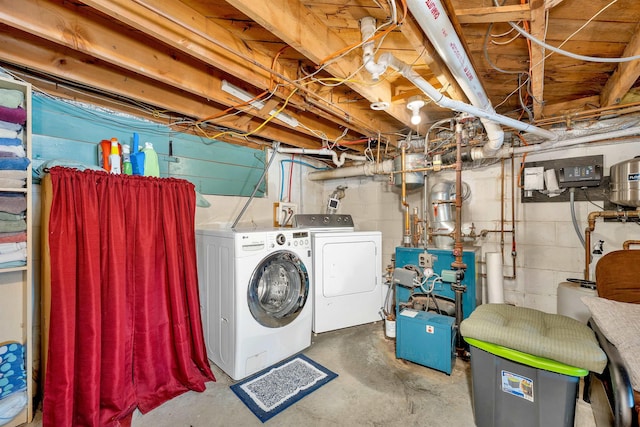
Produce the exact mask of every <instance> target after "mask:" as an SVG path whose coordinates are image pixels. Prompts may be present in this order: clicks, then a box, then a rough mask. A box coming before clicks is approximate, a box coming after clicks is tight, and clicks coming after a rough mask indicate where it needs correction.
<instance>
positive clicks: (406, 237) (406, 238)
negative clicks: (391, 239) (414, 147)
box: [400, 144, 411, 247]
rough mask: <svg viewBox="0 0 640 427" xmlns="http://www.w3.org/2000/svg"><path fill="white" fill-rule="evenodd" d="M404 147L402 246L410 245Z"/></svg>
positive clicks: (402, 159) (402, 150)
mask: <svg viewBox="0 0 640 427" xmlns="http://www.w3.org/2000/svg"><path fill="white" fill-rule="evenodd" d="M405 154H406V148H405V146H404V144H403V145H402V148H401V151H400V167H401V168H402V208H403V209H404V235H403V236H402V246H405V247H408V246H410V245H411V221H410V218H409V216H410V215H409V204H408V203H407V174H406V172H404V170H405V168H406V161H407V158H406V155H405Z"/></svg>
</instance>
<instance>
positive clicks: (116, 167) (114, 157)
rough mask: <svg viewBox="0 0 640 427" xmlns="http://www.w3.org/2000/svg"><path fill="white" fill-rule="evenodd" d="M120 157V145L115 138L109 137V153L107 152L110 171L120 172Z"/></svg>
mask: <svg viewBox="0 0 640 427" xmlns="http://www.w3.org/2000/svg"><path fill="white" fill-rule="evenodd" d="M121 163H122V158H121V157H120V147H119V144H118V140H117V139H116V138H111V154H109V165H110V166H111V173H114V174H120V173H122V168H121V167H120V165H121Z"/></svg>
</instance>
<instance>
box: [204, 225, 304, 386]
mask: <svg viewBox="0 0 640 427" xmlns="http://www.w3.org/2000/svg"><path fill="white" fill-rule="evenodd" d="M196 243H197V254H198V280H199V286H200V304H201V308H202V323H203V330H204V336H205V344H206V347H207V355H208V357H209V359H210V360H211V361H212V362H213V363H215V364H216V365H217V366H218V367H219V368H220V369H222V370H223V371H224V372H226V373H227V374H228V375H229V376H230V377H231V378H233V379H234V380H239V379H242V378H245V377H247V376H249V375H251V374H253V373H255V372H258V371H260V370H262V369H264V368H266V367H268V366H270V365H273V364H274V363H277V362H279V361H281V360H283V359H286V358H287V357H289V356H291V355H293V354H295V353H298V352H300V351H302V350H304V349H305V348H307V347H309V346H310V345H311V323H312V314H313V313H312V311H313V307H312V304H311V295H310V291H311V282H310V278H311V274H312V270H311V268H312V260H311V236H310V233H309V232H308V231H306V230H298V229H275V230H274V229H270V230H262V231H259V230H251V231H231V230H215V229H198V230H196Z"/></svg>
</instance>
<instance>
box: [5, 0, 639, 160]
mask: <svg viewBox="0 0 640 427" xmlns="http://www.w3.org/2000/svg"><path fill="white" fill-rule="evenodd" d="M391 1H393V0H388V1H387V0H322V1H313V0H281V1H255V0H229V1H220V0H218V1H206V0H183V1H177V0H165V1H162V2H158V1H151V0H86V1H83V2H79V1H66V0H49V1H47V0H20V1H14V0H0V3H1V4H2V7H1V8H0V9H1V10H0V22H1V26H0V44H1V48H0V52H1V53H0V65H2V66H4V67H6V68H7V69H9V70H11V71H14V72H17V73H18V74H19V75H20V77H22V78H25V79H28V80H30V81H31V82H32V83H34V85H35V86H36V87H37V88H40V89H42V90H45V91H48V92H50V93H53V94H56V95H60V96H64V97H68V98H69V97H70V98H75V99H78V100H83V101H88V102H92V103H99V104H104V105H108V106H111V107H113V108H118V109H121V110H125V111H130V112H133V113H135V114H141V115H146V116H147V117H154V119H156V120H160V121H164V122H165V123H169V124H174V126H175V127H176V128H177V129H180V130H187V131H191V132H195V133H199V134H205V133H206V135H208V136H210V137H211V136H215V137H216V139H220V140H225V141H229V142H233V143H237V144H246V145H252V146H256V145H259V144H261V143H269V142H271V141H280V142H282V143H284V144H286V145H290V146H293V147H302V148H321V147H323V145H326V144H327V141H330V142H331V141H336V140H338V141H340V143H342V144H344V145H345V146H347V147H349V148H350V149H354V150H361V149H362V148H363V147H364V145H358V142H357V141H362V140H363V139H367V138H375V139H376V140H377V139H380V140H382V141H389V142H391V143H392V144H394V143H395V142H396V141H397V140H398V139H399V138H402V137H403V136H404V135H407V134H408V133H409V132H410V131H413V132H415V131H418V132H420V133H424V132H425V131H426V129H428V127H429V124H430V123H434V122H435V121H437V120H440V119H444V118H448V117H452V116H453V113H452V112H451V111H449V110H445V109H442V108H440V107H438V106H436V105H435V104H434V103H433V102H427V105H426V106H425V107H424V108H423V109H422V117H423V121H422V123H421V124H420V125H419V126H418V127H416V126H415V125H412V124H411V122H410V117H411V112H410V111H409V110H408V109H407V100H408V99H409V97H411V96H414V95H420V94H421V92H420V91H419V90H417V89H416V88H415V87H414V86H413V85H412V84H411V83H410V82H409V81H407V80H406V79H405V78H404V77H402V76H401V75H400V74H399V73H397V72H394V71H393V70H391V69H389V70H387V71H386V72H385V73H384V75H383V78H382V79H381V80H380V81H379V82H377V83H374V82H373V80H372V78H371V75H370V74H369V73H368V72H367V71H366V70H364V69H363V68H362V49H361V48H360V47H359V44H360V43H361V41H362V40H361V33H360V20H361V19H362V18H364V17H366V16H372V17H374V18H375V19H376V23H377V25H378V26H379V27H380V30H379V31H378V32H377V34H383V33H384V35H383V36H380V37H378V38H377V39H376V40H375V43H376V48H377V51H376V57H379V55H381V54H382V53H384V52H391V53H393V55H394V56H396V57H397V58H398V59H400V60H401V61H403V62H405V63H407V64H411V65H412V67H413V70H414V71H416V72H417V73H418V74H419V75H420V76H422V77H423V78H424V79H425V80H427V81H428V82H429V83H431V84H432V85H433V86H434V87H435V88H436V89H438V90H439V91H441V92H442V93H444V94H446V95H447V96H448V97H450V98H452V99H457V100H462V101H465V102H466V101H467V99H466V97H465V95H464V93H463V92H462V90H461V88H460V86H459V85H458V84H457V83H456V82H455V80H454V79H453V78H452V76H451V73H450V71H449V69H448V68H447V65H446V64H445V63H444V62H443V60H442V59H441V58H440V56H439V55H438V54H437V53H436V51H435V49H434V47H433V46H432V45H431V43H430V42H429V41H428V40H427V39H426V37H425V35H424V32H423V31H422V29H421V28H420V26H419V25H418V24H417V23H416V21H415V20H414V18H413V17H412V15H411V13H410V12H409V11H407V9H406V6H405V4H404V2H403V1H402V0H400V1H396V3H395V5H394V4H392V3H391ZM430 3H431V1H429V0H427V1H426V2H425V4H426V6H427V7H429V5H430ZM442 3H443V5H444V6H445V7H446V9H447V10H448V13H447V14H448V15H449V17H450V19H451V21H452V23H453V24H454V27H455V28H456V31H457V32H458V35H459V37H460V38H461V40H462V41H463V43H464V45H465V47H466V50H467V53H468V54H469V56H470V57H471V59H472V62H473V67H474V68H475V70H476V73H477V75H478V77H479V80H480V81H481V83H482V86H483V87H484V89H485V91H486V93H487V95H488V97H489V99H490V100H491V103H492V104H493V107H494V108H495V110H496V111H497V112H498V113H499V114H502V115H506V116H509V117H512V118H515V119H518V120H523V121H532V122H534V123H536V124H538V125H540V126H546V125H549V124H551V123H553V122H558V121H561V122H563V121H564V122H566V120H567V119H568V118H571V117H575V116H576V114H577V113H579V112H582V111H596V112H597V111H599V109H602V108H605V107H612V108H614V109H615V108H617V107H618V106H619V105H620V104H621V103H633V102H634V97H633V96H632V95H633V91H634V88H635V87H636V86H637V84H638V82H637V81H638V75H639V74H640V65H639V64H640V62H639V61H633V62H626V63H620V64H618V63H600V62H587V61H584V60H578V59H572V58H569V57H567V56H563V55H561V54H557V53H553V54H551V55H550V53H551V52H550V51H548V50H547V51H546V52H545V51H543V49H542V48H541V47H540V46H538V45H536V44H535V43H528V42H527V40H526V39H525V38H524V37H522V36H520V35H518V33H517V32H515V31H514V30H513V29H512V28H511V26H510V25H509V24H508V22H509V21H511V22H515V23H518V25H520V26H521V27H523V28H525V29H527V30H528V31H529V32H530V33H531V34H532V35H534V36H536V37H537V38H539V39H544V40H545V41H546V42H547V43H548V44H550V45H552V46H561V47H562V49H563V50H566V51H570V52H574V53H576V54H580V55H585V56H592V57H604V58H613V57H628V56H633V55H638V54H640V40H639V36H638V23H639V22H640V2H638V1H636V0H617V1H616V0H613V1H611V0H593V1H588V2H587V1H582V0H546V1H543V0H537V1H530V2H528V3H527V2H524V0H523V1H522V2H521V1H519V0H505V1H501V2H499V3H501V6H494V3H493V1H492V0H443V2H442ZM394 8H395V10H396V14H395V15H396V16H397V21H398V22H397V25H396V24H394V23H393V22H392V17H393V16H394ZM385 24H386V25H385ZM385 32H386V33H385ZM351 48H353V49H351ZM545 55H546V58H545ZM223 81H227V82H228V83H230V84H231V85H233V86H235V87H238V88H240V89H242V90H243V91H245V92H246V93H249V94H251V95H252V96H257V95H260V94H263V99H262V101H261V103H260V104H254V107H250V106H247V105H244V106H238V104H239V103H241V102H242V100H240V99H239V98H237V97H235V96H233V95H232V94H230V93H228V92H227V91H223V90H222V86H223ZM519 88H520V90H519ZM270 91H273V92H274V95H273V96H271V97H269V96H268V93H269V92H270ZM265 92H266V94H264V93H265ZM630 95H631V96H630ZM424 99H425V100H427V98H426V97H425V98H424ZM380 102H384V103H388V105H389V107H388V108H387V109H385V110H374V109H372V108H371V104H372V103H380ZM272 112H280V113H284V114H286V117H287V118H289V119H290V120H287V122H288V123H285V122H284V121H282V120H278V119H271V120H270V121H268V123H266V124H264V122H265V120H267V119H269V118H270V117H271V116H270V113H272ZM280 117H283V116H280ZM350 142H353V144H349V143H350Z"/></svg>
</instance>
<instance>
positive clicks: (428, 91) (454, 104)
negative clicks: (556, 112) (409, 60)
mask: <svg viewBox="0 0 640 427" xmlns="http://www.w3.org/2000/svg"><path fill="white" fill-rule="evenodd" d="M378 62H379V63H381V64H386V65H387V66H389V67H391V68H393V69H395V70H397V71H398V72H399V73H400V74H402V75H403V76H404V77H405V78H406V79H407V80H409V81H411V82H412V83H413V84H414V85H416V87H418V88H419V89H420V90H422V91H423V92H424V93H425V95H427V96H428V97H429V98H431V99H432V100H433V102H435V103H436V104H438V105H439V106H441V107H443V108H448V109H450V110H454V111H459V112H462V113H468V114H470V115H472V116H474V117H478V118H480V119H488V120H490V121H491V122H490V124H491V126H490V127H489V129H487V125H486V124H485V122H483V124H484V125H485V129H486V130H487V133H489V131H490V130H491V129H492V128H493V127H494V126H495V127H499V126H498V125H497V124H496V123H493V122H497V123H500V124H503V125H505V126H509V127H512V128H514V129H517V130H521V131H523V132H527V133H531V134H533V135H537V136H540V137H542V138H545V139H548V140H556V139H557V136H556V134H555V133H553V132H551V131H548V130H546V129H542V128H539V127H536V126H533V125H530V124H528V123H525V122H521V121H519V120H515V119H512V118H510V117H506V116H501V115H499V114H497V113H496V112H495V111H485V110H483V109H481V108H478V107H475V106H473V105H469V104H465V103H464V102H461V101H456V100H453V99H451V98H447V97H446V96H444V95H443V94H442V93H440V92H439V91H438V90H437V89H436V88H434V87H433V86H432V85H431V84H430V83H429V82H428V81H426V80H425V79H424V78H422V77H421V76H420V75H419V74H418V73H416V72H415V71H413V69H411V66H410V65H408V64H405V63H404V62H402V61H400V60H399V59H397V58H396V57H395V56H393V55H392V54H391V53H388V52H387V53H383V54H382V55H381V56H380V59H379V60H378ZM500 132H502V130H500ZM491 149H492V151H493V153H495V151H496V150H493V147H491ZM487 157H491V155H488V156H487Z"/></svg>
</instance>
